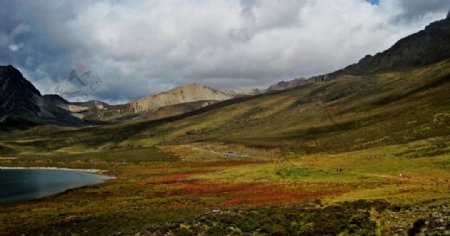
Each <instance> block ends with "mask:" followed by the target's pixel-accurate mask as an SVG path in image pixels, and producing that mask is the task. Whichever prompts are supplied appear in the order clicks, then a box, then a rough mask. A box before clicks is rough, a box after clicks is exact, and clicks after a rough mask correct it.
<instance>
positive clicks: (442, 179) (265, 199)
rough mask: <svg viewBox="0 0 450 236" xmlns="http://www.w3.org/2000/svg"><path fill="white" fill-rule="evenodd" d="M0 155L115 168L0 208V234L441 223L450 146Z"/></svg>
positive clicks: (393, 228)
mask: <svg viewBox="0 0 450 236" xmlns="http://www.w3.org/2000/svg"><path fill="white" fill-rule="evenodd" d="M421 142H425V144H426V142H427V141H426V140H425V141H421ZM425 144H424V143H422V144H419V143H414V144H411V145H412V146H414V147H417V146H420V145H422V146H423V145H425ZM30 153H31V152H30ZM416 153H419V152H418V151H416ZM0 165H1V166H54V167H66V168H81V169H102V170H108V174H110V175H114V176H116V177H117V178H116V179H112V180H109V181H108V182H106V183H104V184H100V185H96V186H90V187H84V188H79V189H75V190H71V191H68V192H65V193H62V194H58V195H55V196H51V197H47V198H44V199H39V200H34V201H31V202H26V203H22V204H17V205H13V206H8V207H3V208H0V235H21V234H32V235H35V234H45V235H48V234H62V235H67V234H73V233H77V234H82V235H85V234H92V235H98V234H107V235H111V234H116V235H139V234H144V235H146V234H150V235H151V234H157V235H159V234H169V235H170V234H175V235H190V234H208V235H223V234H244V235H245V234H251V233H252V232H256V233H258V234H272V235H273V234H275V235H276V234H278V235H286V234H302V235H308V234H310V235H317V234H339V233H343V234H378V235H391V234H400V235H405V234H408V232H413V231H414V232H415V231H417V232H421V231H424V232H428V233H430V232H435V233H437V234H445V233H447V234H448V233H450V224H449V216H450V211H449V208H448V203H449V201H450V183H449V181H450V171H449V170H450V155H449V154H448V152H444V153H443V154H439V155H433V156H430V157H421V156H418V157H411V156H409V155H408V145H392V146H384V147H378V148H372V149H365V150H364V151H353V152H347V153H337V154H315V155H299V154H294V153H286V152H281V151H279V150H267V149H257V148H249V147H245V146H241V145H234V144H224V143H192V144H183V145H171V146H161V147H158V148H155V147H149V148H135V149H126V150H108V151H102V152H90V153H87V152H86V153H83V152H77V153H75V152H72V153H71V154H68V153H58V152H51V153H41V154H39V155H36V154H33V155H31V154H26V152H22V154H21V155H18V156H15V157H14V158H11V157H7V158H5V157H3V158H1V159H0ZM427 230H428V231H427Z"/></svg>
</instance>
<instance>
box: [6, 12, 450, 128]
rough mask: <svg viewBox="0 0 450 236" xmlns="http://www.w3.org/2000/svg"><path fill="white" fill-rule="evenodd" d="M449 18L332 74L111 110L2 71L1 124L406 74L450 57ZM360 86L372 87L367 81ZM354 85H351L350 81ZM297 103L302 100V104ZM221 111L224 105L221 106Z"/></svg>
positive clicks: (159, 113) (186, 91) (193, 105)
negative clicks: (45, 89) (46, 90)
mask: <svg viewBox="0 0 450 236" xmlns="http://www.w3.org/2000/svg"><path fill="white" fill-rule="evenodd" d="M449 39H450V15H449V16H447V18H446V19H443V20H440V21H437V22H434V23H431V24H430V25H429V26H427V27H426V28H425V29H424V30H421V31H419V32H417V33H415V34H412V35H410V36H408V37H405V38H403V39H401V40H399V41H398V42H397V43H396V44H395V45H393V46H392V47H391V48H389V49H387V50H386V51H384V52H381V53H378V54H376V55H374V56H366V57H364V58H363V59H361V60H360V61H359V62H358V63H356V64H353V65H350V66H348V67H346V68H344V69H341V70H338V71H335V72H333V73H329V74H325V75H320V76H315V77H311V78H309V79H305V78H298V79H294V80H291V81H282V82H279V83H277V84H275V85H272V86H270V87H268V88H267V89H261V90H258V89H246V90H220V89H213V88H210V87H207V86H205V85H201V84H187V85H184V86H181V87H177V88H174V89H171V90H168V91H166V92H162V93H159V94H155V95H150V96H147V97H144V98H141V99H138V100H135V101H131V102H129V103H126V104H120V105H110V104H107V103H105V102H102V101H88V102H69V101H67V100H65V99H64V98H62V97H60V96H58V95H42V94H41V93H40V92H39V91H38V90H37V89H36V88H35V87H34V86H33V85H32V84H31V83H30V82H29V81H28V80H26V79H25V78H24V77H23V75H22V74H21V73H20V72H19V71H18V70H17V69H15V68H14V67H13V66H11V65H9V66H1V67H0V85H1V87H0V123H1V124H2V126H4V127H14V126H18V127H22V126H25V127H29V126H33V125H38V124H54V125H60V126H76V127H80V126H89V125H99V124H111V123H120V122H127V121H139V120H143V121H145V120H147V121H149V120H158V119H164V118H166V117H172V116H177V115H181V114H188V113H190V112H192V111H195V110H198V109H202V108H205V107H208V106H211V105H212V104H215V103H220V102H223V101H225V100H236V101H241V100H242V99H240V98H246V97H247V98H248V97H255V96H256V97H261V96H262V97H264V96H267V95H270V94H273V93H279V92H283V90H289V89H293V88H299V87H303V86H308V85H309V84H311V83H316V82H325V81H330V80H336V79H343V78H346V79H345V81H351V80H353V79H354V78H356V77H358V76H369V75H376V74H381V73H388V72H408V71H410V70H413V69H416V68H421V67H424V66H427V65H432V64H434V63H438V62H441V61H443V60H446V59H448V58H450V43H449ZM363 82H364V83H363V84H361V85H358V86H360V87H361V88H362V87H367V86H372V85H371V83H370V81H363ZM349 83H350V82H349ZM353 85H354V84H352V83H350V84H349V85H348V86H347V87H342V88H341V89H340V90H337V91H335V94H334V95H330V96H332V98H329V99H337V98H343V97H346V96H348V95H349V94H351V93H352V91H353V90H354V88H353V87H354V86H353ZM298 102H299V101H298ZM226 104H228V103H226ZM218 106H221V105H218Z"/></svg>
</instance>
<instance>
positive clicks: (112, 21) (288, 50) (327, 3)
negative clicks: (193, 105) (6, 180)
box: [0, 0, 450, 103]
mask: <svg viewBox="0 0 450 236" xmlns="http://www.w3.org/2000/svg"><path fill="white" fill-rule="evenodd" d="M449 9H450V1H449V0H426V1H425V0H320V1H319V0H267V1H265V0H240V1H239V0H159V1H156V0H154V1H153V0H130V1H121V0H109V1H106V0H105V1H93V0H77V1H75V0H73V1H64V0H40V1H33V0H14V1H11V0H0V64H1V65H8V64H12V65H14V66H16V67H17V68H19V69H20V70H21V71H22V72H23V74H24V75H25V77H26V78H27V79H29V80H30V81H32V82H33V83H34V84H35V85H36V87H37V88H38V89H39V90H40V91H41V92H42V93H59V94H61V95H63V96H64V97H65V98H67V99H70V100H87V99H101V100H106V101H109V102H113V103H119V102H124V101H128V100H131V99H136V98H139V97H143V96H146V95H149V94H152V93H156V92H159V91H163V90H167V89H170V88H173V87H176V86H180V85H182V84H186V83H193V82H196V83H202V84H206V85H208V86H212V87H215V88H242V87H259V88H263V87H266V86H268V85H270V84H273V83H276V82H278V81H281V80H289V79H293V78H296V77H300V76H305V77H308V76H312V75H318V74H323V73H327V72H331V71H333V70H336V69H339V68H341V67H344V66H346V65H348V64H351V63H354V62H357V61H358V60H359V59H360V58H362V57H364V56H365V55H367V54H374V53H376V52H379V51H382V50H385V49H387V48H389V46H391V45H392V44H393V43H395V42H396V41H397V40H398V39H400V38H402V37H404V36H407V35H409V34H411V33H414V32H416V31H418V30H420V29H423V28H424V27H425V26H426V25H427V24H429V23H430V22H432V21H435V20H438V19H441V18H445V15H446V14H447V12H448V10H449ZM71 72H75V73H71ZM71 74H72V76H70V75H71ZM74 75H75V76H74ZM76 76H78V78H79V80H78V79H77V77H76Z"/></svg>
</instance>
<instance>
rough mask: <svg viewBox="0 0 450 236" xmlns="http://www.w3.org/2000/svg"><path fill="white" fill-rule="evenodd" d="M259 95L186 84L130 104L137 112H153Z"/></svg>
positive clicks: (254, 91) (252, 92) (254, 92)
mask: <svg viewBox="0 0 450 236" xmlns="http://www.w3.org/2000/svg"><path fill="white" fill-rule="evenodd" d="M253 94H257V91H256V90H247V91H245V90H218V89H213V88H210V87H207V86H205V85H201V84H186V85H184V86H181V87H177V88H174V89H171V90H169V91H166V92H162V93H159V94H155V95H151V96H148V97H144V98H141V99H138V100H136V101H133V102H130V103H129V104H130V106H131V108H132V109H133V110H134V111H135V112H143V111H151V110H154V109H156V108H159V107H164V106H170V105H176V104H181V103H191V102H198V101H224V100H228V99H232V98H235V97H239V96H246V95H253Z"/></svg>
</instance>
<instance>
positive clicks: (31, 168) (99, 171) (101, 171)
mask: <svg viewBox="0 0 450 236" xmlns="http://www.w3.org/2000/svg"><path fill="white" fill-rule="evenodd" d="M0 170H63V171H76V172H86V173H91V174H101V175H104V176H108V177H111V178H112V179H115V177H114V176H110V175H106V174H105V173H106V172H108V170H100V169H74V168H65V167H50V166H44V167H33V166H31V167H22V166H14V167H10V166H0Z"/></svg>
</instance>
